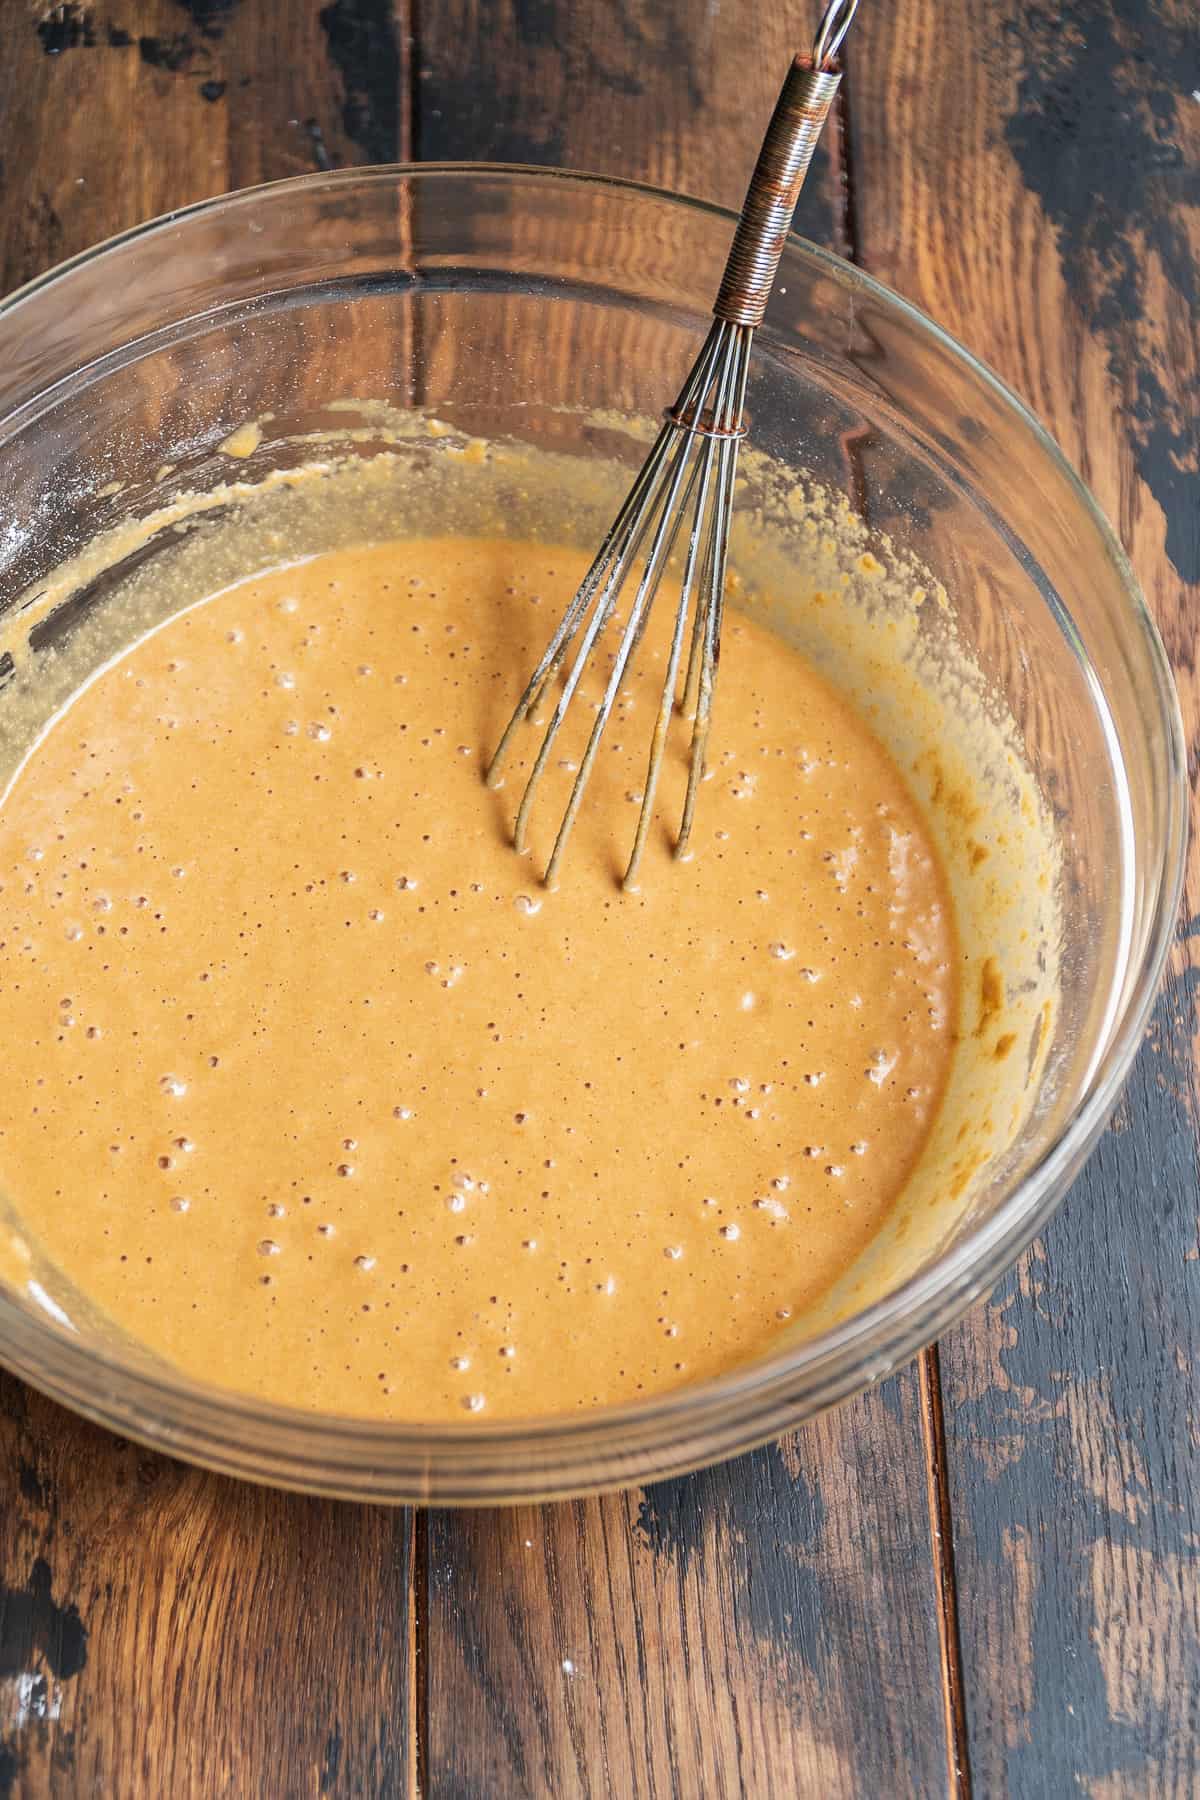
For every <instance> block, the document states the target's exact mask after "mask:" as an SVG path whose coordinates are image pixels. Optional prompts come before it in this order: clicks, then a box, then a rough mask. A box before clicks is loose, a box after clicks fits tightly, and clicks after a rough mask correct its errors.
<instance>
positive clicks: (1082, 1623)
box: [851, 0, 1200, 1796]
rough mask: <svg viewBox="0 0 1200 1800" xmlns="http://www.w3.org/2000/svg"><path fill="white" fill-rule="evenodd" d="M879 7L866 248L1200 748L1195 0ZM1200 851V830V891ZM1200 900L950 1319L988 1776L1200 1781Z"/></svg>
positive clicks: (858, 86) (946, 1362) (866, 82)
mask: <svg viewBox="0 0 1200 1800" xmlns="http://www.w3.org/2000/svg"><path fill="white" fill-rule="evenodd" d="M859 24H860V29H859V30H857V31H856V35H855V42H854V47H853V51H852V53H851V70H852V78H853V80H854V89H853V97H854V104H853V108H852V115H851V116H852V126H853V130H852V140H851V155H852V162H853V167H854V172H855V204H856V214H857V218H858V221H859V225H860V230H861V241H862V250H863V257H864V261H865V262H866V265H867V267H868V268H870V269H871V270H872V272H873V273H876V274H878V275H880V276H882V277H883V278H884V279H885V280H887V281H890V282H892V283H893V284H894V285H895V286H897V287H898V288H899V289H900V290H901V291H902V292H904V293H906V294H908V295H909V296H910V297H912V298H913V299H915V300H916V301H918V303H919V304H921V305H922V306H924V307H925V308H926V309H927V310H928V311H930V312H931V313H933V314H934V315H935V316H936V317H937V318H939V319H940V320H941V321H942V322H943V323H945V324H946V325H948V326H949V328H950V329H951V330H952V331H955V332H957V333H958V335H960V336H961V337H962V338H963V339H964V341H965V342H966V343H967V344H968V345H969V346H970V347H971V348H972V349H974V350H976V351H977V352H979V353H980V354H981V355H983V356H984V357H985V358H987V359H988V360H989V361H990V362H991V363H992V364H993V366H994V367H996V368H997V369H998V370H999V372H1000V373H1001V374H1002V375H1003V376H1005V377H1006V378H1007V379H1008V380H1009V381H1010V382H1011V383H1012V384H1013V386H1014V387H1015V388H1016V389H1017V390H1018V392H1020V393H1021V394H1022V395H1023V397H1024V398H1025V399H1027V400H1028V401H1029V403H1030V404H1031V405H1032V406H1033V407H1034V409H1035V410H1036V411H1038V412H1039V413H1040V414H1041V416H1042V417H1043V418H1044V419H1045V420H1046V421H1047V423H1048V424H1049V425H1050V428H1051V430H1052V431H1053V432H1054V433H1055V435H1056V436H1057V438H1058V439H1059V442H1060V443H1062V445H1063V446H1064V448H1065V449H1066V451H1067V454H1068V455H1069V456H1070V457H1071V458H1072V459H1073V460H1074V461H1075V463H1076V465H1077V466H1078V467H1079V468H1080V469H1081V471H1082V472H1083V474H1084V476H1085V478H1086V479H1087V480H1088V481H1089V482H1090V484H1091V485H1092V487H1093V490H1094V491H1095V492H1096V494H1097V496H1098V497H1099V499H1100V501H1101V504H1102V505H1103V506H1104V507H1105V509H1106V510H1107V512H1108V513H1109V516H1110V517H1111V518H1112V519H1113V520H1114V522H1115V523H1116V524H1117V526H1118V529H1119V531H1120V533H1121V535H1122V537H1123V539H1124V541H1125V544H1126V547H1127V549H1128V550H1129V552H1130V554H1131V556H1132V559H1133V562H1134V565H1135V568H1136V569H1137V572H1138V574H1139V576H1140V579H1141V581H1142V584H1143V587H1144V588H1145V591H1146V593H1147V595H1148V597H1149V599H1150V602H1151V604H1152V606H1153V607H1154V609H1155V611H1156V613H1157V616H1158V620H1159V623H1160V625H1161V627H1162V629H1163V633H1164V636H1165V638H1166V640H1167V644H1168V648H1169V650H1170V651H1171V653H1172V657H1173V660H1174V663H1175V667H1176V670H1177V673H1178V676H1179V680H1180V687H1181V694H1182V698H1183V703H1184V711H1185V718H1186V720H1187V723H1188V728H1189V732H1190V734H1191V740H1192V761H1193V766H1195V764H1196V757H1197V752H1198V750H1200V729H1198V727H1200V698H1198V695H1197V689H1196V659H1195V618H1196V610H1195V609H1196V602H1197V600H1198V599H1200V593H1198V591H1197V587H1196V583H1197V582H1198V581H1200V433H1198V429H1197V408H1196V398H1195V396H1196V392H1197V377H1198V374H1200V370H1198V369H1197V338H1196V332H1195V320H1196V308H1197V302H1198V300H1200V280H1198V270H1200V210H1198V206H1200V106H1197V104H1196V100H1195V90H1197V89H1200V31H1198V29H1197V24H1196V15H1195V9H1194V7H1192V6H1191V5H1189V4H1186V3H1178V4H1176V3H1174V0H1140V3H1130V4H1121V3H1118V0H1068V4H1066V5H1065V6H1059V5H1055V6H1050V5H1048V4H1042V3H1041V0H1033V3H1024V0H1022V3H1018V0H1006V3H1004V4H1000V5H993V6H982V5H971V6H968V7H965V8H962V9H955V10H951V11H950V12H948V11H947V9H946V8H944V7H941V6H938V5H935V4H933V3H932V0H913V3H912V4H909V5H906V6H904V7H902V8H900V9H897V10H896V11H891V10H889V12H888V13H887V15H886V16H885V15H884V14H882V13H879V12H876V11H874V10H873V9H866V8H865V9H864V11H863V15H862V17H861V19H860V22H859ZM1198 874H1200V867H1198V865H1197V862H1196V850H1195V848H1193V853H1192V868H1191V873H1190V878H1189V884H1188V886H1189V906H1188V914H1189V917H1192V918H1193V919H1194V916H1195V914H1196V912H1197V901H1198V891H1197V875H1198ZM1195 929H1196V927H1195V924H1193V925H1192V926H1191V927H1189V928H1188V929H1187V930H1186V931H1185V932H1184V933H1183V934H1182V935H1181V938H1180V942H1179V945H1178V948H1177V951H1176V954H1175V956H1174V958H1173V962H1172V966H1171V973H1170V978H1169V981H1168V984H1167V987H1166V990H1165V992H1164V994H1163V996H1162V998H1161V1000H1160V1002H1159V1005H1158V1009H1157V1012H1156V1015H1155V1019H1154V1024H1153V1027H1152V1030H1151V1032H1150V1037H1149V1041H1148V1043H1147V1045H1146V1048H1145V1050H1144V1052H1143V1054H1142V1056H1141V1059H1140V1061H1139V1063H1138V1065H1137V1067H1136V1071H1135V1074H1134V1077H1133V1080H1132V1082H1131V1084H1130V1087H1129V1090H1128V1093H1127V1096H1126V1099H1125V1101H1124V1102H1123V1104H1122V1107H1121V1109H1120V1111H1119V1113H1118V1116H1117V1118H1116V1120H1115V1121H1114V1125H1113V1129H1112V1130H1111V1131H1110V1133H1109V1134H1108V1136H1107V1137H1106V1138H1105V1140H1104V1142H1103V1144H1102V1146H1101V1148H1100V1151H1099V1153H1098V1155H1097V1156H1096V1157H1095V1159H1094V1160H1093V1161H1092V1163H1091V1164H1090V1165H1089V1167H1088V1168H1087V1170H1086V1171H1085V1173H1084V1175H1083V1176H1082V1178H1081V1179H1080V1181H1079V1183H1078V1184H1077V1186H1076V1188H1075V1190H1074V1192H1073V1193H1072V1195H1071V1196H1070V1197H1069V1199H1068V1201H1067V1203H1066V1205H1065V1206H1064V1208H1063V1210H1062V1212H1061V1213H1060V1214H1059V1216H1058V1218H1057V1219H1056V1220H1055V1222H1054V1224H1053V1226H1052V1227H1051V1229H1050V1230H1049V1231H1048V1232H1047V1234H1046V1237H1045V1241H1044V1243H1042V1244H1041V1245H1039V1246H1038V1247H1037V1248H1036V1249H1035V1251H1034V1252H1033V1253H1032V1254H1031V1255H1030V1256H1029V1257H1027V1258H1026V1259H1025V1261H1024V1262H1023V1264H1022V1265H1021V1267H1020V1268H1019V1269H1018V1270H1017V1271H1016V1272H1015V1273H1014V1274H1013V1275H1012V1276H1011V1277H1010V1278H1009V1279H1008V1280H1007V1281H1005V1282H1004V1283H1003V1284H1002V1285H1001V1287H1000V1288H999V1289H998V1291H997V1293H996V1294H995V1295H994V1296H993V1297H992V1300H991V1301H990V1303H989V1304H988V1305H987V1306H986V1307H985V1308H983V1309H982V1310H981V1311H980V1312H977V1313H976V1314H975V1315H974V1316H973V1317H972V1318H971V1319H970V1320H969V1321H968V1322H967V1323H966V1324H964V1325H963V1326H961V1327H960V1328H959V1329H958V1330H956V1331H954V1332H952V1333H951V1334H950V1335H949V1337H948V1338H947V1340H946V1341H945V1342H944V1344H943V1345H942V1349H941V1369H942V1374H943V1378H944V1399H945V1415H946V1441H947V1451H948V1461H949V1471H950V1481H951V1500H952V1513H953V1522H954V1534H955V1560H956V1566H957V1572H958V1598H959V1618H960V1632H961V1644H962V1654H963V1671H964V1680H965V1695H966V1704H967V1719H968V1731H969V1744H970V1755H971V1766H972V1770H973V1773H974V1777H975V1780H976V1783H977V1786H978V1789H979V1791H980V1792H982V1793H988V1794H993V1793H1008V1794H1013V1795H1016V1796H1023V1795H1030V1796H1033V1795H1038V1796H1040V1795H1043V1794H1064V1793H1068V1792H1076V1791H1083V1792H1087V1793H1090V1794H1096V1795H1105V1796H1110V1795H1124V1794H1131V1795H1132V1794H1137V1795H1142V1794H1151V1793H1152V1794H1155V1795H1164V1796H1183V1795H1191V1794H1195V1793H1196V1792H1197V1791H1200V1691H1198V1682H1197V1669H1198V1667H1200V1503H1198V1501H1197V1494H1198V1493H1200V1436H1198V1432H1197V1410H1196V1391H1197V1390H1196V1371H1197V1368H1198V1367H1200V1252H1198V1249H1197V1227H1198V1221H1197V1196H1198V1193H1200V1164H1198V1160H1197V1126H1198V1119H1197V1104H1196V1063H1195V1055H1196V1051H1195V1046H1196V1041H1197V1029H1198V1024H1200V1021H1198V1018H1197V1010H1196V982H1197V978H1198V977H1197V961H1196V953H1195V935H1194V934H1195Z"/></svg>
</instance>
